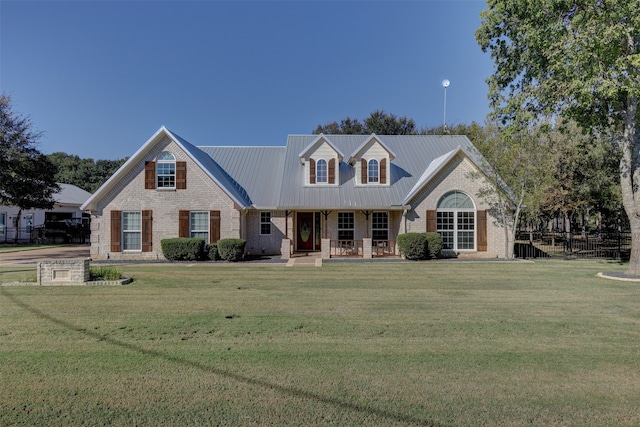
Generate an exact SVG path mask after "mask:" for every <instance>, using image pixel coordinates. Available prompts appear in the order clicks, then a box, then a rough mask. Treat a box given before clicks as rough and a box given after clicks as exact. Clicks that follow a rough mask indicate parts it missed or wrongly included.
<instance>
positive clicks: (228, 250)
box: [218, 239, 247, 262]
mask: <svg viewBox="0 0 640 427" xmlns="http://www.w3.org/2000/svg"><path fill="white" fill-rule="evenodd" d="M246 244H247V241H246V240H242V239H222V240H218V255H219V256H220V258H222V259H223V260H225V261H233V262H235V261H241V260H242V258H243V257H244V247H245V245H246Z"/></svg>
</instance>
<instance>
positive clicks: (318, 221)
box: [281, 209, 403, 259]
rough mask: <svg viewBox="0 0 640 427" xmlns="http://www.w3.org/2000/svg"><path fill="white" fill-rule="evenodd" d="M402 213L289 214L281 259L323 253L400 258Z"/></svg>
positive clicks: (341, 211) (395, 211)
mask: <svg viewBox="0 0 640 427" xmlns="http://www.w3.org/2000/svg"><path fill="white" fill-rule="evenodd" d="M402 213H403V211H400V210H373V209H362V210H339V211H337V210H335V211H334V210H326V209H322V210H320V209H319V210H311V211H307V210H305V211H294V210H290V211H289V210H288V211H286V215H285V238H284V239H283V241H282V247H281V255H282V257H283V258H289V257H291V256H293V255H294V254H304V253H310V252H319V253H320V254H321V257H322V258H323V259H329V258H337V257H354V258H364V259H367V258H377V257H397V256H399V252H398V249H397V243H396V238H397V235H398V231H399V228H400V225H401V223H402V218H403V215H402Z"/></svg>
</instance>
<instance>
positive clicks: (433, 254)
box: [426, 232, 442, 258]
mask: <svg viewBox="0 0 640 427" xmlns="http://www.w3.org/2000/svg"><path fill="white" fill-rule="evenodd" d="M426 237H427V249H428V250H429V258H440V253H441V252H442V236H441V235H440V234H438V233H433V232H431V233H426Z"/></svg>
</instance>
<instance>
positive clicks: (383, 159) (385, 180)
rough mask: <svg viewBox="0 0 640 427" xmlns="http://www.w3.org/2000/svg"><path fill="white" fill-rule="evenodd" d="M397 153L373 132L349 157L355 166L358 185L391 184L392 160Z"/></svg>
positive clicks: (350, 162) (351, 163)
mask: <svg viewBox="0 0 640 427" xmlns="http://www.w3.org/2000/svg"><path fill="white" fill-rule="evenodd" d="M395 158H396V155H395V154H394V153H393V151H391V149H389V147H387V145H386V144H385V143H384V142H383V141H382V139H381V138H380V137H379V136H377V135H376V134H375V133H373V134H371V136H369V137H368V138H367V139H366V140H365V141H364V142H363V143H362V144H361V145H360V146H359V147H358V148H356V150H355V151H354V152H353V153H352V154H351V156H350V157H349V164H350V165H351V166H353V167H355V176H356V185H389V184H391V179H390V175H391V173H390V170H391V161H392V160H393V159H395Z"/></svg>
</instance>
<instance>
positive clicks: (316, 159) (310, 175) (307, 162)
mask: <svg viewBox="0 0 640 427" xmlns="http://www.w3.org/2000/svg"><path fill="white" fill-rule="evenodd" d="M299 157H300V163H302V164H303V165H304V168H305V173H304V185H311V186H312V185H337V184H339V183H340V177H339V171H340V163H341V162H342V159H343V158H344V155H343V154H342V152H341V151H340V150H339V149H338V148H337V147H336V146H335V145H334V144H333V143H332V142H331V141H330V140H329V138H327V137H326V136H324V135H323V134H320V135H318V137H317V138H316V139H314V140H313V142H312V143H311V144H309V145H308V146H307V147H306V148H305V149H304V150H302V152H301V153H300V154H299Z"/></svg>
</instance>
